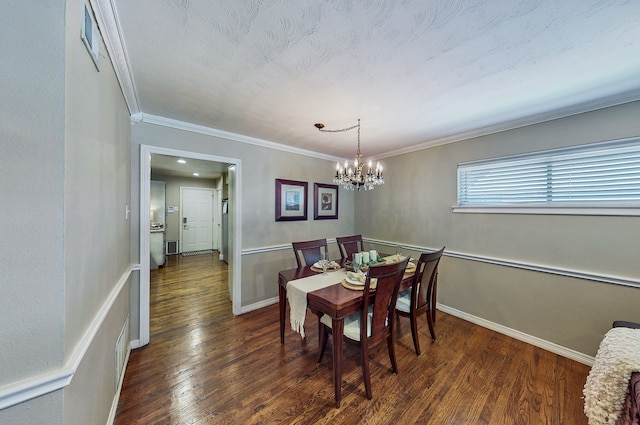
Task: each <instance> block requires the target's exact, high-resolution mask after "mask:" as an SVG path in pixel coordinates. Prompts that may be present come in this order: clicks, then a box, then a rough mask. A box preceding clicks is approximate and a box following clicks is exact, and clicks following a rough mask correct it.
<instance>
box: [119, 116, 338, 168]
mask: <svg viewBox="0 0 640 425" xmlns="http://www.w3.org/2000/svg"><path fill="white" fill-rule="evenodd" d="M131 121H132V122H143V123H147V124H155V125H161V126H164V127H169V128H174V129H177V130H184V131H189V132H192V133H198V134H204V135H207V136H212V137H218V138H220V139H227V140H232V141H234V142H240V143H247V144H250V145H255V146H261V147H264V148H269V149H275V150H279V151H284V152H289V153H294V154H297V155H304V156H309V157H312V158H317V159H324V160H327V161H333V162H340V161H344V159H343V158H338V157H336V156H333V155H327V154H323V153H320V152H314V151H309V150H306V149H300V148H296V147H293V146H288V145H283V144H280V143H275V142H271V141H269V140H263V139H257V138H255V137H249V136H243V135H242V134H237V133H231V132H228V131H223V130H218V129H216V128H211V127H205V126H203V125H198V124H192V123H189V122H184V121H179V120H174V119H172V118H165V117H160V116H157V115H150V114H145V113H144V112H142V113H139V114H136V115H135V116H132V117H131Z"/></svg>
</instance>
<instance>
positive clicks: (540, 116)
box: [375, 80, 640, 159]
mask: <svg viewBox="0 0 640 425" xmlns="http://www.w3.org/2000/svg"><path fill="white" fill-rule="evenodd" d="M604 91H607V93H603V92H604ZM611 93H613V94H611ZM581 97H582V100H581V101H580V102H578V103H575V104H573V105H570V106H566V105H557V106H556V107H554V108H552V109H551V110H547V111H544V112H535V111H524V113H522V112H521V114H520V115H521V116H520V117H512V118H510V119H507V120H504V121H503V122H500V123H498V124H493V125H483V124H482V123H479V125H478V126H477V127H476V128H475V129H473V130H469V131H463V132H460V133H456V134H452V135H449V136H444V137H439V138H436V139H433V140H429V141H427V142H424V143H420V144H417V145H412V146H409V147H406V148H401V149H394V150H391V151H388V152H385V153H383V154H380V155H377V156H376V158H375V159H383V158H389V157H393V156H398V155H403V154H406V153H411V152H416V151H420V150H423V149H427V148H432V147H435V146H441V145H446V144H449V143H455V142H461V141H463V140H468V139H473V138H476V137H482V136H488V135H491V134H496V133H501V132H503V131H508V130H515V129H517V128H522V127H527V126H530V125H535V124H541V123H544V122H548V121H553V120H557V119H561V118H567V117H570V116H574V115H579V114H584V113H587V112H593V111H597V110H599V109H605V108H610V107H613V106H618V105H623V104H625V103H631V102H636V101H639V100H640V88H638V87H637V82H636V81H633V80H625V81H622V82H620V83H618V84H616V85H614V86H610V87H607V88H606V89H601V90H592V91H590V92H586V93H584V94H583V95H582V96H581ZM547 106H548V104H547Z"/></svg>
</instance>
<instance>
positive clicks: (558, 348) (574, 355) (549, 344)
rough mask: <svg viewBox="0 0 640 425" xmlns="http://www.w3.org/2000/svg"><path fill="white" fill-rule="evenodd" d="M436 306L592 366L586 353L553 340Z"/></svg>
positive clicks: (484, 326)
mask: <svg viewBox="0 0 640 425" xmlns="http://www.w3.org/2000/svg"><path fill="white" fill-rule="evenodd" d="M436 307H437V309H438V310H440V311H443V312H445V313H447V314H450V315H452V316H455V317H459V318H460V319H463V320H466V321H468V322H471V323H475V324H476V325H479V326H482V327H483V328H487V329H491V330H492V331H496V332H498V333H501V334H503V335H507V336H510V337H512V338H515V339H517V340H520V341H523V342H526V343H528V344H531V345H535V346H536V347H539V348H542V349H544V350H547V351H550V352H552V353H555V354H558V355H560V356H562V357H566V358H568V359H571V360H575V361H577V362H578V363H582V364H585V365H588V366H593V362H594V360H595V359H594V358H593V357H591V356H588V355H586V354H583V353H580V352H578V351H575V350H571V349H569V348H566V347H563V346H561V345H558V344H554V343H553V342H549V341H546V340H544V339H541V338H538V337H535V336H532V335H529V334H526V333H524V332H520V331H517V330H515V329H511V328H508V327H506V326H503V325H499V324H497V323H494V322H491V321H489V320H486V319H483V318H480V317H477V316H473V315H471V314H468V313H465V312H463V311H460V310H456V309H455V308H451V307H447V306H446V305H442V304H440V303H438V304H437V306H436Z"/></svg>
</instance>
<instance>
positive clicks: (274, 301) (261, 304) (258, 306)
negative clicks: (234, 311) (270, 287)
mask: <svg viewBox="0 0 640 425" xmlns="http://www.w3.org/2000/svg"><path fill="white" fill-rule="evenodd" d="M278 302H280V300H279V298H278V297H273V298H269V299H266V300H264V301H260V302H257V303H255V304H249V305H245V306H243V307H242V310H241V311H240V314H244V313H248V312H250V311H253V310H259V309H261V308H264V307H268V306H270V305H273V304H278Z"/></svg>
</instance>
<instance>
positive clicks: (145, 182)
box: [139, 145, 242, 346]
mask: <svg viewBox="0 0 640 425" xmlns="http://www.w3.org/2000/svg"><path fill="white" fill-rule="evenodd" d="M151 154H161V155H168V156H179V157H184V158H193V159H201V160H205V161H212V162H224V163H227V164H233V165H235V167H236V177H235V178H236V184H235V185H234V186H233V187H229V190H233V191H234V199H235V204H236V205H235V208H233V211H234V220H235V222H236V223H237V225H236V227H235V231H234V234H233V235H231V236H232V237H233V240H234V243H233V250H234V251H233V252H234V255H233V258H234V261H233V264H230V266H231V267H232V268H233V271H232V272H231V273H229V275H230V278H231V279H232V282H230V283H231V286H232V287H233V296H232V299H231V302H232V309H233V314H235V315H239V314H241V312H242V309H241V298H240V294H241V278H240V277H241V270H242V267H241V262H242V255H241V253H242V244H241V241H242V219H241V217H242V191H241V190H240V188H241V187H242V182H241V179H242V172H241V171H242V161H241V160H240V159H237V158H227V157H222V156H217V155H208V154H203V153H198V152H189V151H182V150H178V149H170V148H161V147H158V146H150V145H140V253H139V255H140V329H139V331H140V346H143V345H146V344H148V343H149V301H150V288H149V278H150V273H149V231H148V230H149V227H150V220H151V218H150V216H149V202H150V200H149V197H150V191H151V189H150V188H151V184H150V182H151Z"/></svg>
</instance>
